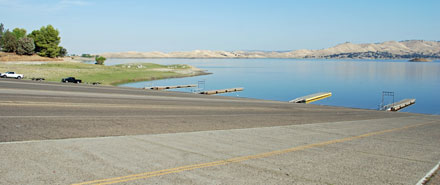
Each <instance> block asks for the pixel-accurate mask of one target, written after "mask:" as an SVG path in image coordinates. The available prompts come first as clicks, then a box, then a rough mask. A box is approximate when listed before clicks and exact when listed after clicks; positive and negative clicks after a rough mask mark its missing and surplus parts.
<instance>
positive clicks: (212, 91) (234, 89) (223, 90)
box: [198, 87, 244, 95]
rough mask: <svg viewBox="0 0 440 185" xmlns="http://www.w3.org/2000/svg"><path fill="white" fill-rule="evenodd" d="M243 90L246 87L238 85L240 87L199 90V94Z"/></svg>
mask: <svg viewBox="0 0 440 185" xmlns="http://www.w3.org/2000/svg"><path fill="white" fill-rule="evenodd" d="M243 90H244V88H242V87H238V88H230V89H221V90H211V91H202V92H198V93H199V94H206V95H211V94H220V93H229V92H237V91H243Z"/></svg>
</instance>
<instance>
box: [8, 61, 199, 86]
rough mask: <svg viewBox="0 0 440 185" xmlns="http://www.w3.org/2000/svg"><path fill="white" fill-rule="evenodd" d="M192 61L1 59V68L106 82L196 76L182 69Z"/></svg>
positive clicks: (48, 77)
mask: <svg viewBox="0 0 440 185" xmlns="http://www.w3.org/2000/svg"><path fill="white" fill-rule="evenodd" d="M189 69H191V66H188V65H168V66H167V65H159V64H152V63H139V64H121V65H115V66H104V65H95V64H84V63H72V62H56V63H55V62H51V63H44V64H11V63H0V72H2V73H3V72H6V71H14V72H16V73H20V74H24V76H25V79H31V78H45V79H46V81H55V82H60V81H61V78H65V77H69V76H73V77H75V78H78V79H81V80H82V81H83V83H85V82H89V83H90V82H100V83H101V84H103V85H117V84H122V83H129V82H136V81H149V80H157V79H164V78H178V77H187V76H194V74H190V73H178V71H179V70H189Z"/></svg>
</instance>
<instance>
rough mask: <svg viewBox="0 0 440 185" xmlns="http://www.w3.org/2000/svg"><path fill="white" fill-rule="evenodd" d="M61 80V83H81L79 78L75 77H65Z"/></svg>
mask: <svg viewBox="0 0 440 185" xmlns="http://www.w3.org/2000/svg"><path fill="white" fill-rule="evenodd" d="M61 82H63V83H78V84H79V83H81V82H82V81H81V80H80V79H76V78H75V77H67V78H63V79H61Z"/></svg>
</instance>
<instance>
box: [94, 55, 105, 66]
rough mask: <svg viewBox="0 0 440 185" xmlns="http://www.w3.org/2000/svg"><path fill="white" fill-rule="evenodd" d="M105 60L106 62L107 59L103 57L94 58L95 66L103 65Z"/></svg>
mask: <svg viewBox="0 0 440 185" xmlns="http://www.w3.org/2000/svg"><path fill="white" fill-rule="evenodd" d="M105 60H107V59H106V58H105V57H103V56H96V57H95V61H96V63H95V64H98V65H104V61H105Z"/></svg>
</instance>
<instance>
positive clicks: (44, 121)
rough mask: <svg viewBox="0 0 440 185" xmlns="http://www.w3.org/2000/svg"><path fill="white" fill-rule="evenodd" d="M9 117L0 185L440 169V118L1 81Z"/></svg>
mask: <svg viewBox="0 0 440 185" xmlns="http://www.w3.org/2000/svg"><path fill="white" fill-rule="evenodd" d="M292 98H294V97H292ZM0 118H1V121H0V128H1V129H0V156H2V159H0V174H2V176H1V178H0V184H415V183H417V182H418V181H419V180H420V179H421V178H423V177H424V176H425V174H426V173H428V172H429V171H430V170H431V169H432V168H433V166H435V165H436V164H437V163H438V161H439V160H440V142H439V141H440V117H439V116H433V115H422V114H411V113H396V112H381V111H375V110H362V109H351V108H342V107H330V106H319V105H309V104H307V105H306V104H292V103H287V102H277V101H264V100H255V99H246V98H231V97H221V96H206V95H196V94H190V93H179V92H158V91H151V90H143V89H134V88H120V87H107V86H105V87H103V86H92V85H83V84H62V83H47V82H32V81H25V80H5V79H1V80H0Z"/></svg>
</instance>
